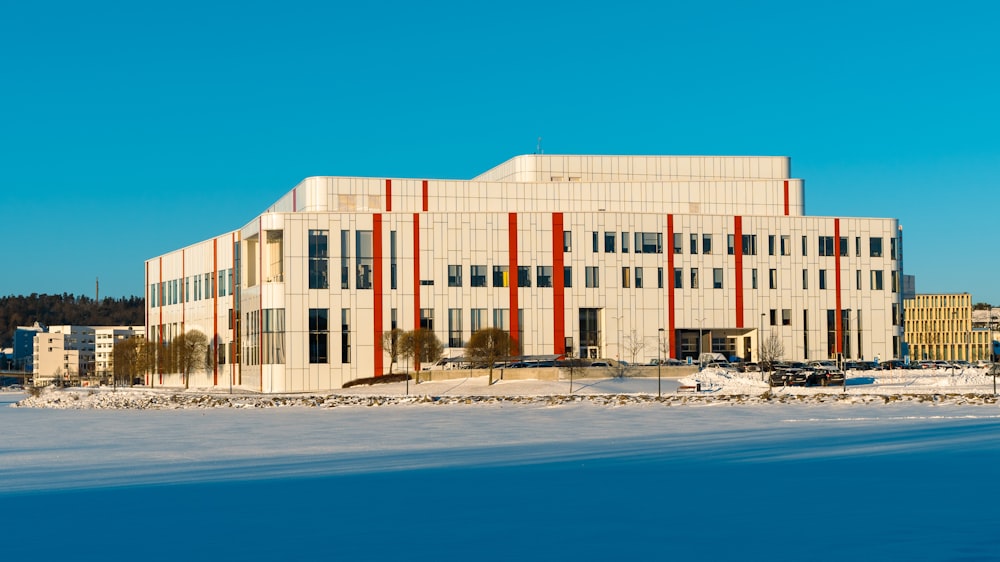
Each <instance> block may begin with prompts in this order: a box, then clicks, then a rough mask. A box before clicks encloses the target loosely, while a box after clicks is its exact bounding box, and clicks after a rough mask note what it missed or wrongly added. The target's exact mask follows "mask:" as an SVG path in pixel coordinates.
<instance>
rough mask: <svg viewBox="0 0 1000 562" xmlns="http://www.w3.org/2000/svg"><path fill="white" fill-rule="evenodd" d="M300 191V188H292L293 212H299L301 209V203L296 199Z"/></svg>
mask: <svg viewBox="0 0 1000 562" xmlns="http://www.w3.org/2000/svg"><path fill="white" fill-rule="evenodd" d="M298 191H299V190H298V189H293V190H292V212H293V213H295V212H298V210H299V203H298V201H297V200H296V196H298Z"/></svg>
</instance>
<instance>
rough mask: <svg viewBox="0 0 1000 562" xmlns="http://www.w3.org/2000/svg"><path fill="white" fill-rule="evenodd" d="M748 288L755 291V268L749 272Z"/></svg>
mask: <svg viewBox="0 0 1000 562" xmlns="http://www.w3.org/2000/svg"><path fill="white" fill-rule="evenodd" d="M750 288H751V289H756V288H757V268H756V267H755V268H753V269H751V270H750Z"/></svg>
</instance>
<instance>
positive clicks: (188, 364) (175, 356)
mask: <svg viewBox="0 0 1000 562" xmlns="http://www.w3.org/2000/svg"><path fill="white" fill-rule="evenodd" d="M113 353H114V382H115V385H116V386H118V385H131V384H132V383H133V382H134V381H135V379H136V378H137V377H141V376H143V375H144V374H145V373H147V372H149V371H153V370H156V371H159V372H165V373H180V374H181V375H183V377H184V388H188V387H189V386H190V379H191V375H193V374H194V373H196V372H198V371H200V370H203V369H205V368H206V366H207V365H210V364H211V363H212V357H211V347H210V346H209V345H208V336H206V335H205V334H204V333H202V332H200V331H198V330H190V331H188V332H185V333H183V334H181V335H179V336H177V337H176V338H174V340H173V341H172V342H170V343H169V344H166V343H164V344H159V345H157V344H155V343H153V342H151V341H149V340H147V339H145V338H140V337H131V338H128V339H125V340H121V341H119V342H117V343H116V344H115V347H114V350H113Z"/></svg>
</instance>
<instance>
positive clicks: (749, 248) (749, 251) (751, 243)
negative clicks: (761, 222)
mask: <svg viewBox="0 0 1000 562" xmlns="http://www.w3.org/2000/svg"><path fill="white" fill-rule="evenodd" d="M743 255H744V256H756V255H757V235H756V234H744V235H743Z"/></svg>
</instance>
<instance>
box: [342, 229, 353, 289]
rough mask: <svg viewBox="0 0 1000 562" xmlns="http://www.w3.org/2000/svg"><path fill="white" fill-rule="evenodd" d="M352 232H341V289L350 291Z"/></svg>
mask: <svg viewBox="0 0 1000 562" xmlns="http://www.w3.org/2000/svg"><path fill="white" fill-rule="evenodd" d="M350 241H351V232H350V231H348V230H341V231H340V288H341V289H349V288H350V283H351V242H350Z"/></svg>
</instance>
